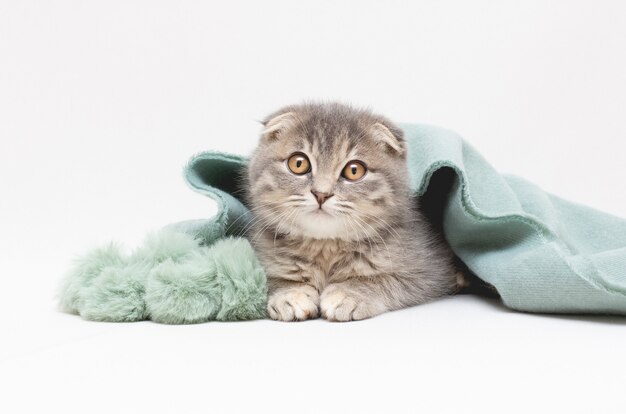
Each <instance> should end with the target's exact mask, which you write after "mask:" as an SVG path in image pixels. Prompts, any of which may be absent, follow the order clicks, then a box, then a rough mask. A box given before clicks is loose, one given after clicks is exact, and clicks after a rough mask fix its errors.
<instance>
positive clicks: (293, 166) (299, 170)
mask: <svg viewBox="0 0 626 414" xmlns="http://www.w3.org/2000/svg"><path fill="white" fill-rule="evenodd" d="M287 166H288V167H289V169H290V170H291V172H292V173H294V174H297V175H303V174H306V173H308V172H309V170H310V169H311V163H310V162H309V159H308V158H307V157H306V155H304V154H302V153H300V152H297V153H295V154H293V155H292V156H291V157H289V159H288V160H287Z"/></svg>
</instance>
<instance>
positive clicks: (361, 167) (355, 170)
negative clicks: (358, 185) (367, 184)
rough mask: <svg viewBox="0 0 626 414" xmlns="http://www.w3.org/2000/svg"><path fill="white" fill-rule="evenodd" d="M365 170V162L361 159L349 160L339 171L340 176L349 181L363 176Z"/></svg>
mask: <svg viewBox="0 0 626 414" xmlns="http://www.w3.org/2000/svg"><path fill="white" fill-rule="evenodd" d="M366 172H367V168H366V167H365V164H363V163H362V162H361V161H350V162H349V163H347V164H346V166H345V167H343V171H342V172H341V176H342V177H343V178H346V179H348V180H350V181H356V180H358V179H359V178H361V177H363V176H364V175H365V173H366Z"/></svg>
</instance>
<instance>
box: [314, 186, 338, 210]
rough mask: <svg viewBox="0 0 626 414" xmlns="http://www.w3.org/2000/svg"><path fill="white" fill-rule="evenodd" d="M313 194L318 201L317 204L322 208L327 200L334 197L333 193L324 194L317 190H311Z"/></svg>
mask: <svg viewBox="0 0 626 414" xmlns="http://www.w3.org/2000/svg"><path fill="white" fill-rule="evenodd" d="M311 192H312V193H313V195H314V196H315V198H316V199H317V204H319V205H320V208H322V204H324V202H325V201H326V200H328V199H329V198H331V197H332V196H333V195H334V194H332V193H322V192H320V191H315V190H311Z"/></svg>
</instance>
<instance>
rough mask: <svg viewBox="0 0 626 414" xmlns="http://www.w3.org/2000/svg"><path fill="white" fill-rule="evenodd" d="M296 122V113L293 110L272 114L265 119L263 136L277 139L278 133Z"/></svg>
mask: <svg viewBox="0 0 626 414" xmlns="http://www.w3.org/2000/svg"><path fill="white" fill-rule="evenodd" d="M295 123H296V115H295V114H294V113H293V112H285V113H282V114H279V115H272V116H270V118H268V119H266V120H265V121H263V126H264V127H265V128H264V129H263V136H264V137H266V138H268V139H276V137H278V135H279V134H280V133H281V132H283V131H285V130H286V129H288V128H290V127H291V126H293V125H294V124H295Z"/></svg>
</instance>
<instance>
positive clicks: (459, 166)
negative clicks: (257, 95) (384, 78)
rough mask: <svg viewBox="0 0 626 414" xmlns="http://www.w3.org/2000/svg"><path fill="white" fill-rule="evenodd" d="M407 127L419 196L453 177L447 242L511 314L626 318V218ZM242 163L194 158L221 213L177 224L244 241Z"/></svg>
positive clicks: (458, 142)
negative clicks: (442, 176) (445, 174)
mask: <svg viewBox="0 0 626 414" xmlns="http://www.w3.org/2000/svg"><path fill="white" fill-rule="evenodd" d="M402 127H403V129H404V131H405V134H406V139H407V140H408V143H409V161H408V162H409V169H410V174H411V186H412V188H413V190H414V192H415V194H416V195H420V196H422V195H424V194H426V197H428V194H430V191H428V193H427V190H428V186H429V183H430V181H431V178H432V177H433V176H434V175H436V174H438V173H441V172H442V171H453V172H454V174H453V178H454V180H453V181H452V185H451V187H450V188H449V191H448V193H447V194H446V195H445V197H444V198H443V199H442V200H443V204H442V205H441V207H442V213H443V216H442V220H443V232H444V234H445V237H446V239H447V240H448V242H449V243H450V245H451V246H452V249H453V250H454V252H455V253H456V254H457V255H458V256H459V257H460V258H461V260H462V261H463V262H464V263H465V264H466V265H467V266H468V267H469V268H470V269H471V270H472V271H473V272H474V273H475V274H476V275H477V276H478V277H480V278H481V279H482V280H484V281H486V282H488V283H490V284H492V285H493V286H495V288H496V289H497V290H498V292H499V293H500V295H501V296H502V300H503V301H504V303H505V304H506V305H507V306H508V307H510V308H513V309H517V310H522V311H528V312H550V313H608V314H626V220H624V219H620V218H617V217H614V216H611V215H608V214H605V213H601V212H599V211H596V210H593V209H590V208H587V207H584V206H581V205H578V204H574V203H571V202H568V201H565V200H562V199H560V198H558V197H555V196H553V195H551V194H548V193H546V192H544V191H542V190H541V189H539V188H538V187H536V186H535V185H533V184H531V183H529V182H527V181H525V180H523V179H521V178H518V177H514V176H506V175H502V174H500V173H498V172H497V171H496V170H495V169H493V167H491V166H490V165H489V163H488V162H487V161H485V159H484V158H483V157H482V156H481V155H480V154H479V153H478V152H477V151H476V150H475V149H474V148H472V147H471V146H470V145H469V144H468V143H467V142H465V141H464V140H463V139H462V138H461V137H460V136H459V135H457V134H456V133H454V132H452V131H449V130H446V129H442V128H437V127H433V126H425V125H413V124H405V125H403V126H402ZM245 163H246V159H245V158H244V157H240V156H234V155H225V154H221V153H216V152H206V153H202V154H199V155H197V156H195V157H194V158H192V160H191V161H190V162H189V164H188V165H187V167H186V168H185V177H186V179H187V182H188V183H189V184H190V186H191V187H192V188H193V189H194V190H196V191H198V192H200V193H202V194H205V195H207V196H209V197H211V198H213V199H214V200H216V201H217V203H218V214H217V216H216V217H215V218H213V219H210V220H198V221H188V222H184V223H178V224H176V225H174V226H175V227H177V228H178V229H183V230H184V231H185V232H188V233H191V234H194V235H198V236H200V237H202V238H203V239H205V240H206V241H209V242H210V241H212V240H215V239H217V238H220V237H224V236H225V235H236V234H238V233H239V232H240V230H241V229H242V228H243V226H245V224H246V223H247V221H248V220H249V217H248V211H247V209H246V208H245V207H244V205H243V204H242V203H241V202H240V201H239V199H238V198H237V196H238V194H240V190H241V189H240V188H239V186H238V185H239V181H238V178H237V177H238V172H239V171H240V169H241V167H243V166H244V165H245ZM435 190H436V189H435ZM426 201H428V200H426Z"/></svg>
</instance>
